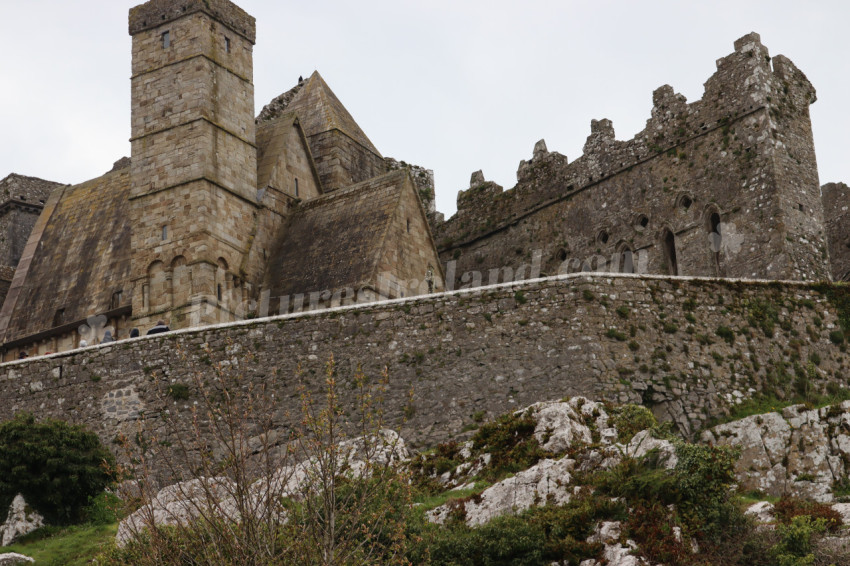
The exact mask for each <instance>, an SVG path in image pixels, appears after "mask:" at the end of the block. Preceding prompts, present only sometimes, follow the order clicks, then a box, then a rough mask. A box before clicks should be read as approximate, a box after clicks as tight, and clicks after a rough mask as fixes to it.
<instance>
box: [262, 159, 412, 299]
mask: <svg viewBox="0 0 850 566" xmlns="http://www.w3.org/2000/svg"><path fill="white" fill-rule="evenodd" d="M405 184H409V185H410V187H408V190H413V187H412V181H410V174H409V172H408V171H406V170H401V171H393V172H390V173H387V174H385V175H382V176H380V177H375V178H374V179H370V180H368V181H365V182H363V183H358V184H356V185H352V186H351V187H349V188H347V189H343V190H340V191H335V192H333V193H329V194H326V195H322V196H321V197H319V198H317V199H314V200H311V201H308V202H306V203H304V204H302V205H301V206H300V207H299V208H298V209H297V210H296V211H295V212H294V214H293V215H292V217H291V218H290V220H289V223H288V225H287V227H286V228H285V229H284V230H283V231H282V234H283V236H282V238H280V241H279V242H278V243H277V245H276V247H275V249H274V250H273V252H272V256H271V258H270V260H269V265H268V269H267V271H266V283H265V287H266V288H268V289H269V290H270V291H271V293H272V296H273V297H282V296H286V295H293V294H296V293H310V292H316V291H324V290H334V289H340V288H343V287H352V288H355V289H356V288H358V287H359V286H361V285H365V284H368V283H374V280H375V279H376V277H377V275H378V274H377V271H378V260H379V256H380V251H381V246H382V243H383V240H384V235H385V233H386V231H387V229H388V225H389V223H390V221H391V219H392V217H393V213H394V212H395V210H396V208H397V206H398V203H399V201H400V199H401V194H402V191H403V190H404V189H405Z"/></svg>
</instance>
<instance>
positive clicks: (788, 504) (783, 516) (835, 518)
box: [774, 496, 842, 531]
mask: <svg viewBox="0 0 850 566" xmlns="http://www.w3.org/2000/svg"><path fill="white" fill-rule="evenodd" d="M774 512H775V513H776V517H777V518H778V519H779V520H780V522H782V523H784V524H786V525H788V524H791V523H792V522H793V520H794V519H795V518H796V517H801V516H804V515H805V516H809V517H811V518H812V519H818V520H822V521H823V526H824V528H825V529H826V530H829V531H837V530H838V528H839V527H840V526H841V525H842V520H841V514H839V513H838V511H836V510H835V509H833V508H832V507H830V506H829V505H826V504H824V503H818V502H817V501H811V500H808V499H801V498H799V497H790V496H783V497H782V498H781V499H780V500H779V501H777V502H776V505H774Z"/></svg>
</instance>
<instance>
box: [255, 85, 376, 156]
mask: <svg viewBox="0 0 850 566" xmlns="http://www.w3.org/2000/svg"><path fill="white" fill-rule="evenodd" d="M283 112H292V113H294V114H297V115H298V117H299V118H300V120H301V127H302V128H303V129H304V133H305V134H306V135H307V137H308V138H309V137H311V136H314V135H316V134H320V133H322V132H327V131H330V130H339V131H341V132H343V133H344V134H346V135H347V136H348V137H350V138H351V139H353V140H355V141H356V142H357V143H359V144H360V145H362V146H363V147H365V148H366V149H368V150H369V151H371V152H372V153H374V154H375V155H377V156H380V155H381V153H380V152H379V151H378V150H377V148H376V147H375V146H374V145H373V144H372V142H371V141H370V140H369V138H368V137H367V136H366V134H365V133H364V132H363V130H362V129H360V126H358V125H357V122H355V121H354V118H353V117H352V116H351V114H349V112H348V110H346V108H345V106H343V105H342V102H340V101H339V99H338V98H337V97H336V95H335V94H334V93H333V91H332V90H331V88H330V87H329V86H328V84H327V83H326V82H325V79H323V78H322V76H321V75H320V74H319V72H318V71H314V72H313V74H312V75H310V78H309V79H307V80H306V81H304V82H303V83H299V84H298V85H296V86H295V87H294V88H292V89H290V90H288V91H287V92H285V93H283V94H282V95H280V96H279V97H277V98H276V99H274V100H273V101H272V102H271V103H270V104H268V105H267V106H266V107H265V108H263V110H262V112H260V115H259V116H258V117H257V123H262V122H265V121H268V120H271V119H273V118H275V117H276V116H278V115H280V114H282V113H283Z"/></svg>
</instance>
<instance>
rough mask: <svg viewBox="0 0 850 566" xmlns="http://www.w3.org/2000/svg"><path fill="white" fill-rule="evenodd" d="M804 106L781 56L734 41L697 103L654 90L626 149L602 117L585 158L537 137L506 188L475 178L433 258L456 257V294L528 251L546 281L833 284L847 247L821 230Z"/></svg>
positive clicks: (833, 209) (809, 99)
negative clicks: (587, 274)
mask: <svg viewBox="0 0 850 566" xmlns="http://www.w3.org/2000/svg"><path fill="white" fill-rule="evenodd" d="M815 98H816V97H815V89H814V87H813V86H812V85H811V84H810V83H809V81H808V80H807V79H806V76H805V75H804V74H803V73H802V72H801V71H800V70H799V69H797V67H796V66H794V64H793V63H792V62H791V61H790V60H789V59H788V58H787V57H784V56H782V55H779V56H776V57H772V58H771V56H770V54H769V53H768V50H767V48H766V47H765V46H763V45H762V44H761V41H760V39H759V36H758V35H757V34H755V33H751V34H749V35H746V36H744V37H742V38H740V39H739V40H738V41H736V42H735V51H734V53H732V54H730V55H728V56H726V57H723V58H721V59H719V60H718V61H717V72H716V73H715V74H714V75H713V76H711V77H710V78H709V79H708V81H706V83H705V94H704V95H703V97H702V99H701V100H698V101H696V102H692V103H690V104H688V103H687V102H686V100H685V98H684V97H683V96H682V95H680V94H677V93H675V92H674V91H673V89H672V88H671V87H670V86H666V85H665V86H662V87H661V88H659V89H657V90H656V91H655V92H654V93H653V107H652V115H651V117H650V118H649V120H647V123H646V128H645V129H644V130H643V131H641V132H640V133H638V134H637V135H636V136H635V137H634V138H633V139H631V140H629V141H618V140H616V139H615V138H614V128H613V125H612V124H611V122H610V121H609V120H598V121H596V120H594V121H593V123H592V125H591V133H590V136H589V137H588V138H587V142H586V143H585V146H584V155H582V156H581V157H580V158H578V159H576V160H575V161H572V162H569V161H568V159H567V157H566V156H564V155H561V154H559V153H557V152H549V151H547V148H546V144H545V142H543V141H542V140H541V141H540V142H538V144H537V145H536V146H535V148H534V154H533V156H532V158H531V160H530V161H522V162H521V163H520V166H519V170H518V171H517V180H518V182H517V185H516V187H514V188H513V189H511V190H509V191H503V190H502V187H500V186H498V185H496V184H495V183H492V182H488V181H486V180H485V179H484V177H483V175H482V174H481V172H478V173H476V174H473V176H472V181H471V183H470V188H469V190H466V191H462V192H460V193H459V194H458V199H457V207H458V212H457V214H456V215H455V216H454V217H452V218H451V219H449V220H448V221H447V222H445V223H443V224H441V225H439V226H438V227H437V229H436V231H435V233H436V236H437V242H438V246H439V250H440V257H441V258H442V259H443V261H444V262H448V261H451V260H456V262H457V263H456V266H453V269H452V272H453V274H454V276H455V278H456V281H455V284H456V285H464V284H469V282H470V281H471V280H473V279H474V277H473V276H471V274H475V273H476V272H477V273H478V274H479V276H480V278H482V279H483V280H484V282H490V283H495V282H498V281H493V280H492V279H493V278H492V277H490V278H489V280H488V273H491V270H499V269H502V268H504V267H506V266H516V265H518V264H522V263H525V262H528V261H529V259H530V254H531V253H533V250H539V253H540V260H539V261H540V263H541V266H540V269H541V273H542V274H545V275H555V274H558V273H561V274H563V273H571V272H576V271H614V272H627V273H628V272H635V271H640V272H644V273H655V274H669V275H693V276H709V277H736V278H753V279H780V280H826V279H829V278H830V276H831V275H832V276H834V277H836V278H842V277H844V276H845V275H846V274H847V272H848V270H850V266H847V267H843V268H842V269H839V271H838V272H833V266H834V265H837V264H839V263H842V262H846V260H844V259H843V258H844V257H846V256H847V252H848V249H847V247H846V246H845V244H846V243H847V242H848V241H850V240H848V238H847V236H848V235H847V234H844V235H843V236H844V239H843V240H842V241H840V242H836V244H835V245H833V243H832V242H830V240H829V238H830V237H833V236H841V234H840V229H838V227H836V228H835V229H830V230H825V226H831V225H832V224H833V223H836V224H841V225H845V224H844V223H842V221H841V219H840V218H838V217H837V216H836V215H840V214H841V211H840V205H838V204H836V202H835V199H834V197H837V196H838V189H830V190H825V194H826V200H822V199H821V187H820V184H819V180H818V173H817V163H816V160H815V149H814V144H813V141H812V129H811V122H810V120H809V105H810V104H812V103H813V102H814V101H815ZM845 188H846V187H845ZM840 196H841V197H842V198H843V197H845V196H846V195H845V194H841V195H840ZM843 202H845V203H846V202H847V201H846V200H844V201H843ZM825 205H826V206H825ZM842 218H843V217H842ZM831 262H832V263H831ZM494 275H496V276H497V278H498V275H499V272H498V271H496V272H494ZM501 280H503V279H499V281H501Z"/></svg>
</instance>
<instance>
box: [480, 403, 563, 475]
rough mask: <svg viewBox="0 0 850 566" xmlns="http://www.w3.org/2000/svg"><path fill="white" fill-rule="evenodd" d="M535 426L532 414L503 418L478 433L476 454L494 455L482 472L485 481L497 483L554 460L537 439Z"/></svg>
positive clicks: (524, 413) (504, 416) (508, 415)
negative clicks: (549, 458) (486, 453)
mask: <svg viewBox="0 0 850 566" xmlns="http://www.w3.org/2000/svg"><path fill="white" fill-rule="evenodd" d="M536 426H537V420H536V419H535V418H534V416H533V415H532V414H531V411H525V412H522V413H519V414H516V413H512V414H507V415H503V416H501V417H499V418H498V419H497V420H496V421H494V422H491V423H487V424H485V425H483V426H482V427H481V428H480V429H478V432H476V433H475V436H473V437H472V447H473V450H474V451H475V452H477V453H483V452H488V453H489V454H490V455H491V460H490V465H489V466H488V467H487V469H486V470H485V471H484V472H483V475H482V479H485V480H488V481H495V480H498V479H501V478H502V477H504V476H505V475H507V474H510V473H515V472H519V471H521V470H525V469H527V468H530V467H531V466H533V465H534V464H536V463H537V462H538V461H540V460H542V459H543V458H547V457H549V456H551V455H552V454H551V453H550V452H547V451H546V450H543V448H541V446H540V443H539V442H538V441H537V438H535V436H534V429H535V427H536Z"/></svg>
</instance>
